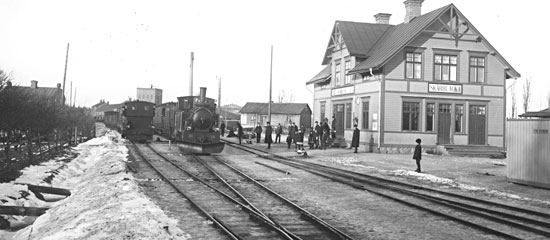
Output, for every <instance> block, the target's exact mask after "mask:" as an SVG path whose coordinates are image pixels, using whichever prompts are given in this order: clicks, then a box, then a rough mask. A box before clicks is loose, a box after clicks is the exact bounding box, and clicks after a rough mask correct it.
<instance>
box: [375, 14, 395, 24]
mask: <svg viewBox="0 0 550 240" xmlns="http://www.w3.org/2000/svg"><path fill="white" fill-rule="evenodd" d="M390 16H391V14H389V13H378V14H376V15H374V19H376V23H379V24H390Z"/></svg>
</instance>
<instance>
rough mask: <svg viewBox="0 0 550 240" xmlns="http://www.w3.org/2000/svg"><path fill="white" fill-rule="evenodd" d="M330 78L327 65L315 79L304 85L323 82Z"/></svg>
mask: <svg viewBox="0 0 550 240" xmlns="http://www.w3.org/2000/svg"><path fill="white" fill-rule="evenodd" d="M331 76H332V70H331V68H330V65H327V66H326V67H325V68H324V69H323V70H321V72H319V73H317V75H315V77H313V78H312V79H311V80H309V81H307V82H306V85H309V84H313V83H318V82H323V81H325V80H328V79H329V78H330V77H331Z"/></svg>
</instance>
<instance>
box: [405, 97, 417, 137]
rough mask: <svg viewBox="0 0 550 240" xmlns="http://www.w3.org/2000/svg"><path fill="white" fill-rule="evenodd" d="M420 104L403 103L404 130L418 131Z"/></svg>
mask: <svg viewBox="0 0 550 240" xmlns="http://www.w3.org/2000/svg"><path fill="white" fill-rule="evenodd" d="M419 105H420V104H419V103H417V102H403V130H406V131H418V125H419V124H418V114H419V113H420V111H419V110H420V107H419Z"/></svg>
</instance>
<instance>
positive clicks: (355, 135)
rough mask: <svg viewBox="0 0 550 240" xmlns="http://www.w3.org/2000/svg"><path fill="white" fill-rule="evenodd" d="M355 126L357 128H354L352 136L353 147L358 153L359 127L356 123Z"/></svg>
mask: <svg viewBox="0 0 550 240" xmlns="http://www.w3.org/2000/svg"><path fill="white" fill-rule="evenodd" d="M353 127H355V130H353V137H352V138H351V147H352V148H355V152H353V153H357V148H358V147H359V133H360V132H359V128H357V124H354V125H353Z"/></svg>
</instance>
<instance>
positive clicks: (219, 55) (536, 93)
mask: <svg viewBox="0 0 550 240" xmlns="http://www.w3.org/2000/svg"><path fill="white" fill-rule="evenodd" d="M449 3H454V4H455V6H456V7H457V8H458V9H459V10H460V11H461V12H462V13H463V14H464V15H465V16H466V18H467V19H468V20H469V21H470V22H471V23H472V24H473V25H474V26H475V27H476V28H477V29H478V30H479V31H480V32H481V33H482V34H483V36H484V37H485V39H487V40H488V41H489V42H490V43H491V44H492V45H493V46H494V47H495V48H496V49H497V51H499V53H500V54H502V55H503V56H504V58H505V59H506V60H507V61H508V62H509V63H510V64H511V65H512V66H513V67H514V68H515V69H516V70H517V71H518V72H519V73H520V74H521V75H522V78H519V79H517V80H516V94H517V96H518V99H521V91H522V87H523V84H524V82H525V78H531V80H532V89H533V90H532V91H533V97H532V99H533V100H532V102H531V104H530V108H529V110H540V109H544V108H546V107H547V106H548V100H547V99H548V96H549V92H550V84H549V83H548V81H546V72H545V71H544V70H545V69H546V68H548V67H547V66H546V61H544V60H543V59H544V58H543V56H550V49H549V48H548V47H547V46H546V45H545V43H546V41H547V39H546V38H545V37H546V36H547V35H548V34H547V32H546V31H545V30H544V27H543V26H545V25H544V24H545V23H547V22H548V19H546V17H548V13H547V12H546V11H548V10H547V9H548V6H550V3H548V1H543V0H525V1H521V2H518V1H511V0H501V1H497V0H488V1H473V0H455V1H448V0H425V1H424V3H423V4H422V13H427V12H429V11H432V10H435V9H437V8H439V7H442V6H445V5H447V4H449ZM380 12H382V13H390V14H392V16H391V19H390V24H394V25H397V24H400V23H402V22H403V19H404V16H405V7H404V4H403V1H402V0H384V1H381V0H378V1H374V0H343V1H327V0H319V1H296V0H294V1H291V0H278V1H261V0H256V1H253V0H233V1H224V0H205V1H175V0H174V1H169V0H160V1H140V0H133V1H122V0H121V1H106V0H96V1H70V0H66V1H64V0H49V1H40V0H0V32H2V35H3V37H2V38H0V53H1V54H0V68H1V69H3V70H5V71H7V72H11V73H12V74H13V75H12V76H13V78H14V83H15V84H18V85H21V86H29V85H30V81H31V80H37V81H38V86H39V87H40V86H43V87H55V86H56V84H57V83H62V82H63V73H64V68H65V56H66V48H67V43H70V50H69V61H68V68H67V77H66V89H67V90H66V96H67V97H69V96H70V90H69V89H70V85H71V82H72V85H73V88H75V90H74V91H73V94H74V92H76V105H77V106H91V105H93V104H95V103H98V102H99V100H100V99H105V100H106V101H109V102H110V103H119V102H122V101H125V100H127V99H129V98H135V97H136V88H138V87H151V86H153V87H155V88H160V89H163V102H168V101H176V99H177V97H179V96H186V95H188V94H189V79H190V54H191V52H193V53H194V56H195V58H194V62H193V65H194V68H193V79H194V82H193V93H195V94H197V93H198V91H199V87H207V88H208V90H207V96H208V97H211V98H214V99H218V82H219V79H221V89H222V94H221V104H222V105H225V104H237V105H241V106H242V105H244V104H245V103H246V102H267V101H268V100H269V82H270V66H271V52H270V51H271V46H273V67H272V71H271V74H272V100H273V101H275V102H276V101H277V99H279V97H281V96H284V97H285V98H286V99H287V100H293V102H301V103H309V104H310V105H311V103H312V102H313V93H312V91H313V87H312V86H311V85H309V86H306V85H305V83H306V82H307V81H308V80H310V79H311V78H312V77H313V76H314V75H315V74H317V73H318V72H319V71H320V70H322V68H323V66H322V65H321V61H322V58H323V55H324V53H325V49H326V47H327V44H328V41H329V38H330V34H331V31H332V28H333V26H334V22H335V21H336V20H346V21H356V22H370V23H374V22H375V21H374V17H373V16H374V15H375V14H377V13H380ZM512 82H513V81H509V82H508V85H510V84H512ZM518 101H519V103H518V105H520V104H521V100H518ZM518 110H519V112H523V109H522V107H519V109H518Z"/></svg>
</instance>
